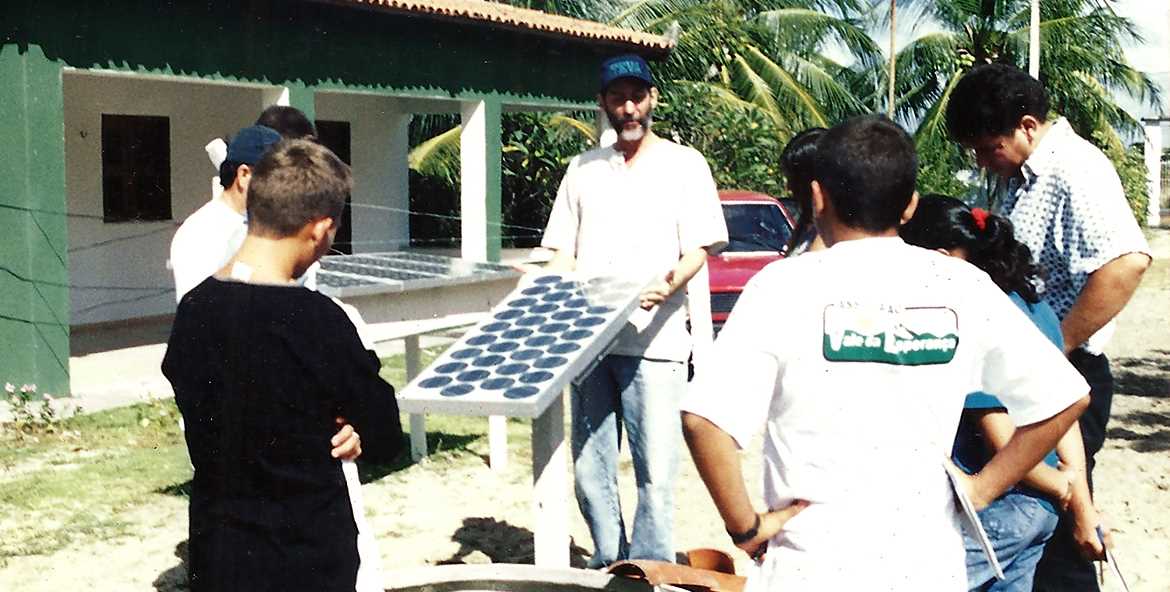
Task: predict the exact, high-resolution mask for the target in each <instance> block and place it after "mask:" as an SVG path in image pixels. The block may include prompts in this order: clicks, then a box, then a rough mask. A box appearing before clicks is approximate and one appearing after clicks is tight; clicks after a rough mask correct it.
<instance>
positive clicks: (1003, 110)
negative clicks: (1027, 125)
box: [947, 64, 1049, 144]
mask: <svg viewBox="0 0 1170 592" xmlns="http://www.w3.org/2000/svg"><path fill="white" fill-rule="evenodd" d="M1048 109H1049V104H1048V92H1047V91H1045V90H1044V85H1043V84H1040V81H1039V80H1036V79H1035V78H1032V77H1031V76H1029V75H1028V73H1027V72H1024V71H1023V70H1020V69H1019V68H1016V67H1015V66H1009V65H1006V64H984V65H981V66H977V67H975V68H972V69H971V71H970V72H967V74H965V75H964V76H963V78H962V79H961V80H959V83H958V84H956V85H955V90H954V91H952V92H951V98H950V100H949V102H948V103H947V132H948V133H949V134H950V136H951V139H953V140H955V141H956V142H959V143H961V144H965V143H970V142H974V141H976V140H979V139H981V138H987V137H991V136H1005V135H1007V134H1010V133H1011V131H1012V130H1014V129H1015V128H1016V127H1017V126H1019V125H1020V119H1021V118H1023V117H1024V116H1025V115H1031V116H1032V117H1035V118H1036V119H1039V120H1040V121H1041V122H1044V121H1045V120H1047V118H1048Z"/></svg>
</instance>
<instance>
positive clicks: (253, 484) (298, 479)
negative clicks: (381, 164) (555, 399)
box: [163, 140, 402, 592]
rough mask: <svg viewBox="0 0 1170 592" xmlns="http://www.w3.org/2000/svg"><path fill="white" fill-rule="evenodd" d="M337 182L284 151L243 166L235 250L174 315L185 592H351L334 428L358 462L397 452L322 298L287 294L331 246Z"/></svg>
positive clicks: (343, 326) (305, 156)
mask: <svg viewBox="0 0 1170 592" xmlns="http://www.w3.org/2000/svg"><path fill="white" fill-rule="evenodd" d="M351 188H352V179H351V176H350V172H349V167H347V166H346V165H345V164H343V163H342V162H341V161H340V160H339V159H338V158H337V157H336V156H335V155H334V154H333V153H332V152H330V151H329V150H328V149H326V148H324V147H322V146H320V145H317V144H314V143H311V142H307V141H303V140H286V141H283V142H281V143H279V144H277V145H276V146H274V147H273V148H272V150H271V151H270V152H269V153H268V154H267V155H266V156H265V157H264V158H263V159H262V160H261V161H260V162H259V163H257V165H256V167H255V169H254V172H253V177H252V184H251V187H250V188H249V196H248V205H247V208H248V218H249V225H248V236H247V238H246V239H245V240H244V244H243V246H241V247H240V250H239V252H238V253H237V254H236V256H235V257H234V258H233V259H232V260H231V261H230V262H229V263H228V264H227V266H226V267H225V268H224V269H222V270H220V272H219V273H217V274H216V275H214V276H212V277H210V278H208V279H207V280H205V281H204V282H203V283H201V284H199V286H197V287H196V288H194V289H193V290H192V291H191V292H190V293H189V294H188V295H187V297H185V298H184V299H183V301H182V303H181V304H180V305H179V309H178V312H177V314H176V315H175V322H174V327H173V329H172V333H171V339H170V342H169V344H168V347H167V353H166V357H165V359H164V360H163V373H164V374H165V375H166V376H167V379H168V380H170V382H171V385H172V386H173V387H174V391H175V400H176V402H177V403H178V405H179V410H180V411H181V412H182V413H183V417H184V418H185V419H186V421H187V432H186V439H187V446H188V449H189V450H190V454H191V459H192V463H193V464H194V466H195V477H194V480H193V485H192V492H191V505H190V546H189V554H190V579H191V588H192V590H195V591H199V590H216V591H219V590H294V589H295V590H338V591H340V590H345V591H347V592H352V591H353V590H354V589H355V587H356V586H357V581H358V567H359V557H358V543H357V536H358V526H357V523H356V520H360V519H361V517H360V513H359V514H358V515H355V513H354V506H353V505H351V498H350V495H349V491H348V489H347V483H346V475H345V473H344V472H343V469H342V463H341V461H339V460H338V459H336V458H334V457H333V456H332V455H331V454H330V438H331V436H333V435H334V433H335V432H336V430H337V426H336V424H335V418H336V417H338V416H341V417H344V418H346V420H347V421H348V422H349V423H350V424H352V425H353V426H354V427H355V429H356V430H357V432H358V433H360V434H361V436H362V442H361V448H362V452H363V457H364V458H366V459H369V460H372V461H374V462H378V461H385V460H389V459H391V458H393V457H394V456H395V455H396V454H397V453H398V452H399V451H400V449H401V447H402V428H401V426H400V424H399V419H398V406H397V403H396V402H395V399H394V389H393V388H392V387H391V386H390V385H388V384H386V383H385V382H384V381H383V380H382V379H381V378H380V377H379V376H378V369H379V364H378V360H377V358H376V357H375V356H374V355H373V354H372V353H371V352H369V351H367V350H366V349H365V348H364V347H363V346H362V344H361V341H360V340H359V339H358V336H357V333H356V331H355V329H354V326H353V324H352V323H350V322H349V320H348V319H347V318H346V315H345V313H344V312H342V310H341V309H340V308H339V307H338V306H337V305H336V304H335V303H334V302H332V301H331V300H330V299H329V298H328V297H326V296H324V295H321V294H319V293H317V292H314V291H311V290H307V289H305V288H302V287H300V286H297V285H296V283H295V281H294V278H297V277H299V276H300V275H302V274H303V273H304V271H305V270H306V269H307V268H308V267H309V266H310V265H312V264H313V262H315V261H316V260H317V259H319V258H320V257H321V256H322V255H324V254H325V253H326V252H327V251H328V249H329V247H330V245H331V244H332V241H333V237H334V235H335V233H336V231H337V221H338V220H340V215H341V210H342V207H343V204H344V200H345V196H346V195H347V194H349V192H350V190H351Z"/></svg>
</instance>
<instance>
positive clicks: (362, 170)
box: [316, 92, 410, 253]
mask: <svg viewBox="0 0 1170 592" xmlns="http://www.w3.org/2000/svg"><path fill="white" fill-rule="evenodd" d="M316 109H317V119H323V120H333V121H348V122H349V129H350V160H351V161H352V163H351V164H352V167H353V177H354V188H353V196H352V198H353V201H352V206H351V207H352V210H351V211H352V221H353V251H354V253H361V252H373V251H394V250H400V249H405V248H407V247H408V246H410V214H409V209H410V199H409V177H408V174H409V173H408V168H407V162H406V155H407V152H408V151H409V149H410V146H409V140H408V137H407V128H408V126H409V125H410V114H409V113H405V112H403V111H402V105H401V103H400V102H399V101H398V100H396V99H393V98H390V97H382V96H377V95H361V94H342V93H333V92H319V93H317V95H316Z"/></svg>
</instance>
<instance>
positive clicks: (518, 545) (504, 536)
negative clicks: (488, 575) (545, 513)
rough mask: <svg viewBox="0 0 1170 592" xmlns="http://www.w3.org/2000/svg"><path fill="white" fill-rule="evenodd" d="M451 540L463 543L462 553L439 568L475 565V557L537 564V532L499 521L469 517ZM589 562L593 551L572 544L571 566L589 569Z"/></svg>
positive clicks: (500, 561) (461, 546)
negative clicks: (462, 564) (448, 565)
mask: <svg viewBox="0 0 1170 592" xmlns="http://www.w3.org/2000/svg"><path fill="white" fill-rule="evenodd" d="M451 540H453V541H455V542H457V543H459V550H458V551H456V552H455V554H454V555H452V556H451V557H448V558H447V559H443V560H441V561H438V562H437V563H438V564H439V565H446V564H452V563H472V562H483V563H486V561H477V560H476V559H475V558H474V557H471V556H472V555H473V554H475V555H486V556H487V558H488V559H490V560H491V562H492V563H526V564H529V565H531V564H532V563H534V562H535V553H534V552H533V543H532V540H533V533H532V531H531V530H528V529H527V528H520V527H519V526H513V525H511V524H508V523H507V522H500V521H499V520H496V519H495V518H466V519H464V520H463V526H460V527H459V528H457V529H456V530H455V532H454V533H452V535H451ZM588 559H589V551H588V550H587V549H583V548H581V547H579V546H577V545H576V544H574V543H573V541H572V540H570V541H569V565H570V566H572V567H585V564H586V562H587V561H588Z"/></svg>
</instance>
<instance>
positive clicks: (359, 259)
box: [317, 251, 520, 298]
mask: <svg viewBox="0 0 1170 592" xmlns="http://www.w3.org/2000/svg"><path fill="white" fill-rule="evenodd" d="M518 275H520V272H518V271H516V270H515V269H513V268H512V267H511V266H508V265H502V264H499V263H482V262H477V261H467V260H465V259H459V258H456V257H445V256H443V255H424V254H421V253H410V252H405V251H396V252H388V253H362V254H359V255H329V256H326V257H323V258H322V259H321V269H320V270H318V271H317V286H318V289H319V290H320V291H321V293H323V294H326V295H329V296H334V297H337V298H346V297H349V296H367V295H371V294H382V293H394V292H402V291H404V290H413V289H424V288H437V287H442V286H453V285H459V284H466V283H473V282H482V281H488V280H495V279H501V278H505V277H516V276H518Z"/></svg>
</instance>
